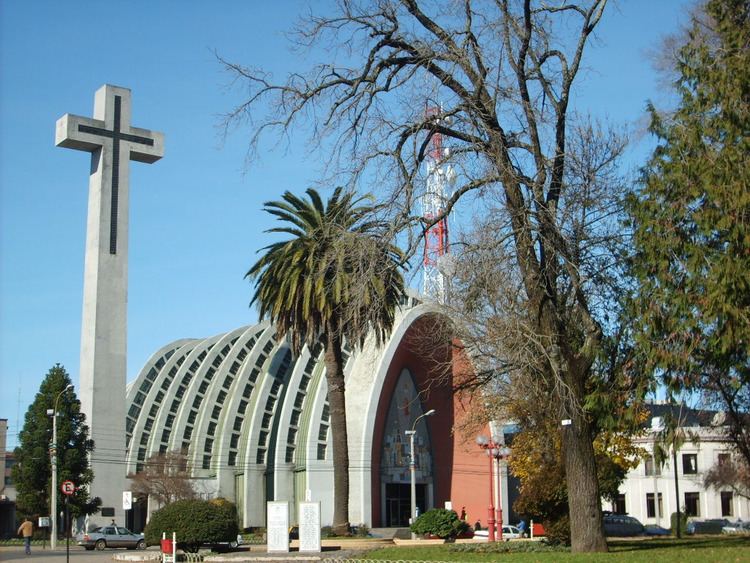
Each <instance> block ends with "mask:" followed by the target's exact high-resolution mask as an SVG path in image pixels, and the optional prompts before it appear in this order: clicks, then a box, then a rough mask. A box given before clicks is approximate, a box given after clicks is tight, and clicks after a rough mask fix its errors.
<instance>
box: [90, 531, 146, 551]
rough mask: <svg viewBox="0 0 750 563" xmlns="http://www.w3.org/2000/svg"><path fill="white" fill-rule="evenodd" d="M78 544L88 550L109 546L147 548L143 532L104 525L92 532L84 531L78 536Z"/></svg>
mask: <svg viewBox="0 0 750 563" xmlns="http://www.w3.org/2000/svg"><path fill="white" fill-rule="evenodd" d="M76 542H78V545H82V546H83V547H84V548H86V549H87V550H92V549H94V548H96V549H98V550H102V549H106V548H108V547H127V548H128V549H146V540H145V539H143V534H134V533H133V532H131V531H130V530H128V529H127V528H121V527H120V526H102V527H101V528H96V529H95V530H92V531H91V532H84V533H81V534H78V535H77V536H76Z"/></svg>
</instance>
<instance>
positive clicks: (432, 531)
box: [411, 508, 469, 539]
mask: <svg viewBox="0 0 750 563" xmlns="http://www.w3.org/2000/svg"><path fill="white" fill-rule="evenodd" d="M468 529H469V525H468V524H467V523H466V522H464V521H463V520H460V519H459V518H458V514H456V513H455V512H454V511H453V510H447V509H445V508H433V509H432V510H428V511H427V512H425V513H424V514H421V515H420V516H419V517H418V518H417V520H416V521H415V522H414V523H413V524H412V525H411V531H412V532H414V533H415V534H419V535H424V534H428V535H431V536H437V537H439V538H443V539H455V537H456V536H457V535H459V534H461V533H463V532H465V531H467V530H468Z"/></svg>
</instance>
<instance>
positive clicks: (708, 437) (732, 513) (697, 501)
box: [604, 404, 750, 528]
mask: <svg viewBox="0 0 750 563" xmlns="http://www.w3.org/2000/svg"><path fill="white" fill-rule="evenodd" d="M671 408H675V409H679V407H672V406H670V405H660V404H654V405H651V406H650V411H651V418H650V421H649V425H650V426H649V428H648V430H647V432H646V434H645V435H644V436H642V437H640V438H638V439H636V440H635V442H636V444H637V445H638V446H640V447H641V448H643V449H644V450H646V451H647V452H650V453H652V456H650V457H646V458H645V459H644V460H643V461H641V463H640V464H639V465H638V466H637V467H636V468H634V469H632V470H631V471H630V472H629V473H628V475H627V477H626V479H625V481H624V482H623V483H622V485H621V486H620V495H619V497H618V499H617V500H616V501H615V502H614V503H612V504H611V505H610V503H608V502H607V503H605V507H604V508H605V510H611V511H612V512H615V513H618V514H629V515H630V516H634V517H635V518H637V519H638V520H640V521H641V522H642V523H643V524H656V525H659V526H663V527H665V528H669V527H670V515H671V514H672V513H673V512H675V511H676V508H677V504H678V502H679V507H680V510H683V511H684V512H685V514H687V516H688V518H689V519H695V520H707V519H711V518H726V519H728V520H732V521H735V520H738V519H742V520H748V519H750V500H748V499H746V498H743V497H741V496H738V495H736V494H734V493H733V492H732V491H731V490H730V489H729V488H727V489H726V490H719V491H717V490H715V489H713V488H706V487H705V486H704V485H703V479H704V476H705V474H706V472H707V471H708V470H709V469H710V468H711V467H712V466H714V465H715V464H717V463H722V462H724V461H726V460H728V459H730V456H731V455H732V454H731V451H732V448H731V444H730V443H729V442H728V441H727V438H726V434H725V430H724V426H723V425H722V424H723V417H722V413H717V412H715V411H700V410H694V409H686V408H683V409H682V411H681V412H679V413H678V411H677V410H675V413H674V416H675V418H676V417H677V416H678V414H679V416H680V420H683V421H684V422H683V424H682V426H681V428H682V430H683V431H684V433H685V441H684V443H683V444H682V446H681V447H680V448H679V449H678V450H677V485H678V490H679V499H678V501H676V500H675V498H676V496H675V495H676V491H675V470H674V462H673V460H674V458H673V455H672V452H671V450H670V451H669V455H668V458H669V459H667V461H666V463H665V464H664V465H663V466H661V467H659V465H658V464H655V463H654V458H653V451H654V439H655V437H656V434H657V432H659V430H660V429H661V427H662V421H663V419H664V415H666V414H667V412H668V411H669V409H671Z"/></svg>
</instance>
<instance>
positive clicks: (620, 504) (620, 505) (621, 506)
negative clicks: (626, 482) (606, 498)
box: [612, 494, 628, 514]
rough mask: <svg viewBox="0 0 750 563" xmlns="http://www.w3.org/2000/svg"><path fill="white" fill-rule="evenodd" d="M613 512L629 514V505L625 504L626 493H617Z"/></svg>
mask: <svg viewBox="0 0 750 563" xmlns="http://www.w3.org/2000/svg"><path fill="white" fill-rule="evenodd" d="M612 512H614V513H615V514H627V513H628V511H627V507H626V506H625V495H622V494H620V495H617V498H616V499H615V502H613V503H612Z"/></svg>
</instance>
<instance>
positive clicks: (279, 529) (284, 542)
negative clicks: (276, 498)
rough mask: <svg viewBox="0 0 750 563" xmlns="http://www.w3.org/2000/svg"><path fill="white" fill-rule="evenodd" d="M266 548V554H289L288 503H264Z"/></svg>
mask: <svg viewBox="0 0 750 563" xmlns="http://www.w3.org/2000/svg"><path fill="white" fill-rule="evenodd" d="M266 510H267V519H266V535H267V538H266V548H267V551H268V553H271V552H278V553H289V503H288V502H268V503H266Z"/></svg>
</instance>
